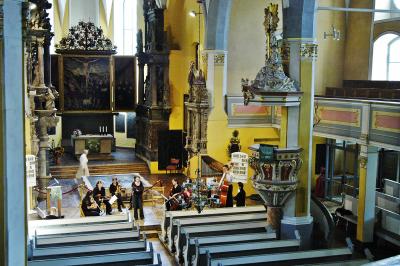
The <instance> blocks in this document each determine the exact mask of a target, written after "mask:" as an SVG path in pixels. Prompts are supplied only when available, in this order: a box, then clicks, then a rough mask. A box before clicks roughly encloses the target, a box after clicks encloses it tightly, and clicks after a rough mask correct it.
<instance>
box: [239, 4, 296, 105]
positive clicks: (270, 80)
mask: <svg viewBox="0 0 400 266" xmlns="http://www.w3.org/2000/svg"><path fill="white" fill-rule="evenodd" d="M278 22H279V18H278V5H274V4H270V5H269V7H268V8H266V9H265V21H264V26H265V34H266V39H267V41H266V43H267V48H266V61H265V66H263V67H262V68H261V69H260V71H259V72H258V74H257V76H256V78H255V80H253V81H251V82H249V81H248V79H242V91H243V94H244V98H245V104H248V102H249V101H250V100H251V99H253V98H254V94H261V93H265V92H272V93H274V92H279V93H280V92H299V88H298V86H297V85H296V84H295V83H294V81H293V80H291V79H290V78H289V77H288V76H286V74H285V72H284V71H283V66H282V59H281V44H280V42H278V39H277V34H276V28H277V26H278Z"/></svg>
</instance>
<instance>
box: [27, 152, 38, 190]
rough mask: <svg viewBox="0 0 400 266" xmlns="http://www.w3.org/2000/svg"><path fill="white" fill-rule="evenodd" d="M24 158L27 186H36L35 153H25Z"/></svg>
mask: <svg viewBox="0 0 400 266" xmlns="http://www.w3.org/2000/svg"><path fill="white" fill-rule="evenodd" d="M25 158H26V161H25V167H26V182H27V185H28V187H34V186H36V157H35V155H26V156H25Z"/></svg>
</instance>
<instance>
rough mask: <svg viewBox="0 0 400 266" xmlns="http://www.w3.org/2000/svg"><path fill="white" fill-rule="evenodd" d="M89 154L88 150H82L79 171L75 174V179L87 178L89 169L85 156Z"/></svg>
mask: <svg viewBox="0 0 400 266" xmlns="http://www.w3.org/2000/svg"><path fill="white" fill-rule="evenodd" d="M88 154H89V151H88V150H83V153H82V155H81V157H79V169H78V172H76V175H75V176H76V178H77V179H80V178H82V176H89V175H90V174H89V167H88V162H89V160H88V158H87V155H88Z"/></svg>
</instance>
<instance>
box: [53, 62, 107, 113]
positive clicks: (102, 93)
mask: <svg viewBox="0 0 400 266" xmlns="http://www.w3.org/2000/svg"><path fill="white" fill-rule="evenodd" d="M110 62H111V57H110V56H78V55H76V56H73V55H71V56H63V57H62V68H63V70H62V77H61V78H62V79H63V89H62V96H63V97H62V99H63V104H62V107H63V110H64V111H106V110H111V98H110V96H111V93H110V91H111V82H110V73H111V71H110V70H111V63H110Z"/></svg>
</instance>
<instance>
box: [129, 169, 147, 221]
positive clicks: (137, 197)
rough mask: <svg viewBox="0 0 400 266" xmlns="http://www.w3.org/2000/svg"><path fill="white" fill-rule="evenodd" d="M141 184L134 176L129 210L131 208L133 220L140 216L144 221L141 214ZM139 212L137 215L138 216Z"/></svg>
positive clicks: (142, 188)
mask: <svg viewBox="0 0 400 266" xmlns="http://www.w3.org/2000/svg"><path fill="white" fill-rule="evenodd" d="M143 190H144V187H143V183H142V181H140V177H139V176H135V180H134V181H133V183H132V202H131V204H132V205H131V209H132V206H133V216H134V217H135V220H137V219H138V216H139V215H140V219H142V220H143V219H144V213H143ZM138 212H139V214H138Z"/></svg>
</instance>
